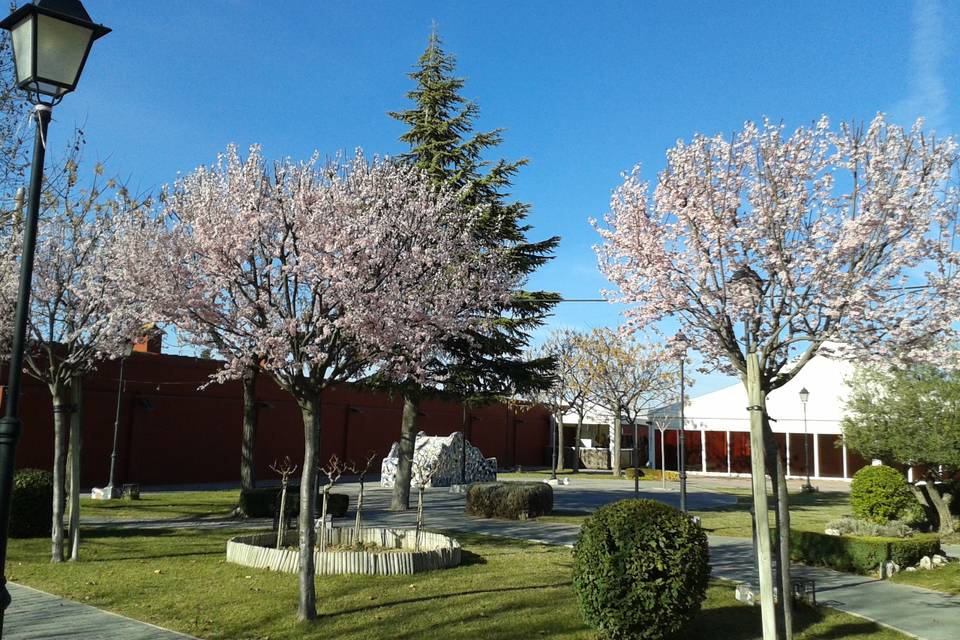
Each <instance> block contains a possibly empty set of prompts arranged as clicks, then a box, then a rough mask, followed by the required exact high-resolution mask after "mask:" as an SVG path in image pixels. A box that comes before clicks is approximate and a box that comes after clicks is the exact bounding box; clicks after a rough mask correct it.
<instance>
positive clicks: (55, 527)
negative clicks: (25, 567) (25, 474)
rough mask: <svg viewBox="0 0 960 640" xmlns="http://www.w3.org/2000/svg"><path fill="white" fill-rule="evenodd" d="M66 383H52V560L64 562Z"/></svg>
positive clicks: (68, 421)
mask: <svg viewBox="0 0 960 640" xmlns="http://www.w3.org/2000/svg"><path fill="white" fill-rule="evenodd" d="M69 391H70V390H69V389H68V388H66V387H65V386H64V385H62V384H59V383H55V384H52V385H50V394H51V395H52V396H53V524H52V529H51V531H50V542H51V546H52V548H51V552H50V561H51V562H63V533H64V532H63V512H64V508H65V506H66V475H67V474H66V471H67V468H66V467H67V432H68V431H69V429H70V395H69Z"/></svg>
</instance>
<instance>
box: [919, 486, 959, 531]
mask: <svg viewBox="0 0 960 640" xmlns="http://www.w3.org/2000/svg"><path fill="white" fill-rule="evenodd" d="M926 493H927V496H929V498H930V504H931V505H933V508H934V509H935V510H936V512H937V519H938V520H939V521H940V529H939V531H940V534H941V535H947V534H950V533H953V532H954V531H955V530H956V527H955V526H954V524H953V514H952V513H950V502H951V501H952V500H953V496H952V495H951V494H949V493H943V494H941V493H940V490H939V489H937V485H936V484H934V481H933V480H931V479H928V480H927V486H926Z"/></svg>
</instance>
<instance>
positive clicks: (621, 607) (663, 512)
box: [573, 500, 710, 640]
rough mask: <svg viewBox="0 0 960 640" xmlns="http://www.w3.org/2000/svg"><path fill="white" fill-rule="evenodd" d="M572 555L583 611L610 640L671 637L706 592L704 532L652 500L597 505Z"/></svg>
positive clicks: (675, 512) (695, 610) (706, 560)
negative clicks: (599, 506)
mask: <svg viewBox="0 0 960 640" xmlns="http://www.w3.org/2000/svg"><path fill="white" fill-rule="evenodd" d="M573 557H574V561H573V587H574V590H575V591H576V593H577V599H578V601H579V603H580V611H581V613H582V614H583V617H584V619H585V620H586V621H587V622H588V623H589V624H590V625H592V626H593V627H594V628H596V629H597V631H598V632H599V634H600V637H601V638H605V639H607V640H620V639H624V640H625V639H627V638H631V639H632V638H638V639H640V640H659V639H661V638H670V637H674V636H676V635H677V634H678V633H679V632H680V631H681V630H682V629H683V627H684V625H685V624H686V623H687V622H688V621H689V620H690V619H691V618H693V616H694V615H696V613H697V612H698V611H699V610H700V604H701V603H702V602H703V599H704V597H706V592H707V581H708V579H709V577H710V564H709V562H708V561H709V555H708V549H707V535H706V534H705V533H704V532H703V529H701V528H700V525H699V524H696V523H694V522H693V520H691V519H690V518H689V517H688V516H686V515H685V514H683V513H681V512H680V511H677V510H676V509H674V508H673V507H670V506H667V505H665V504H662V503H660V502H656V501H654V500H620V501H619V502H614V503H611V504H608V505H606V506H603V507H601V508H600V509H597V511H596V512H595V513H594V514H593V515H592V516H591V517H590V518H588V519H587V520H586V522H584V524H583V527H582V528H581V529H580V536H579V538H577V543H576V545H574V548H573Z"/></svg>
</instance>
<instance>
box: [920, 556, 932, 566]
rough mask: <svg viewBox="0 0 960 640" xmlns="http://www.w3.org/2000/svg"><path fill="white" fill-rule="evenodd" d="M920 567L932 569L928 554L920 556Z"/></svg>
mask: <svg viewBox="0 0 960 640" xmlns="http://www.w3.org/2000/svg"><path fill="white" fill-rule="evenodd" d="M920 568H921V569H933V559H932V558H931V557H930V556H923V557H922V558H920Z"/></svg>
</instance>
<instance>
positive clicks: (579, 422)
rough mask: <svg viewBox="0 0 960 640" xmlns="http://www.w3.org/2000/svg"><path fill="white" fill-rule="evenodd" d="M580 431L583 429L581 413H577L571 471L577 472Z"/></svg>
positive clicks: (578, 467)
mask: <svg viewBox="0 0 960 640" xmlns="http://www.w3.org/2000/svg"><path fill="white" fill-rule="evenodd" d="M581 431H583V414H581V413H578V414H577V437H576V441H574V443H573V472H574V473H578V472H579V471H580V437H581V435H582V434H581Z"/></svg>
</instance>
